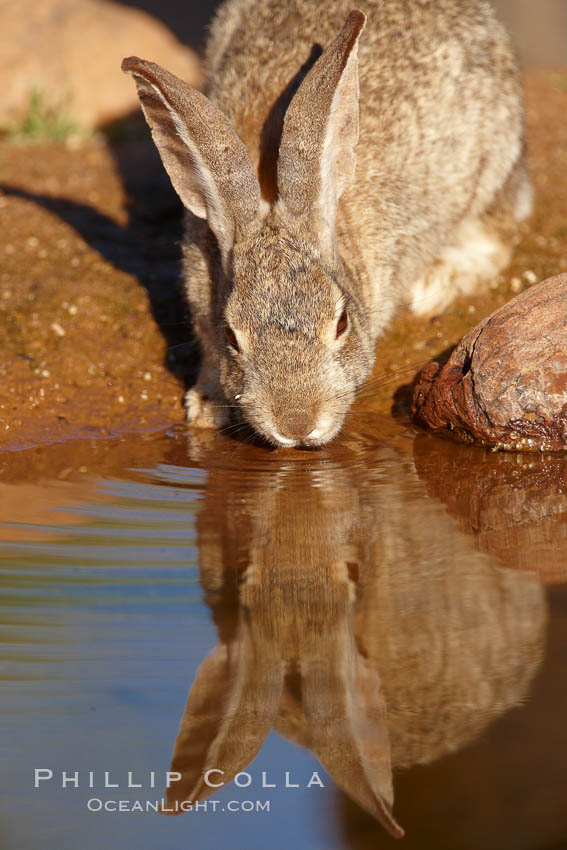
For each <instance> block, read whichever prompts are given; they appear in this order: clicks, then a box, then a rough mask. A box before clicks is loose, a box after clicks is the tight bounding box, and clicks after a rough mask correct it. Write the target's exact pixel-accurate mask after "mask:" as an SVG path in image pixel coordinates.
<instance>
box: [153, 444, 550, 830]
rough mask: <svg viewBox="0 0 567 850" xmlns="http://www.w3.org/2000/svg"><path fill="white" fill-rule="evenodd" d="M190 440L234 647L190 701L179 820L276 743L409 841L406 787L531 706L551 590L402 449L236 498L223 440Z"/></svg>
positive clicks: (171, 797)
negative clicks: (441, 492)
mask: <svg viewBox="0 0 567 850" xmlns="http://www.w3.org/2000/svg"><path fill="white" fill-rule="evenodd" d="M191 441H192V443H193V445H192V448H191V460H190V462H191V464H192V465H195V463H196V464H197V465H199V466H201V465H203V466H204V468H205V469H206V470H207V472H208V475H207V483H206V489H205V492H204V494H203V499H202V503H201V508H202V509H201V510H200V511H199V514H198V517H197V522H196V531H197V543H198V548H199V568H200V574H201V583H202V586H203V589H204V593H205V601H206V603H207V604H208V605H209V606H210V608H211V613H212V619H213V621H214V623H215V625H216V628H217V631H218V636H219V643H218V645H217V646H216V648H215V649H213V650H212V652H211V653H210V654H209V655H208V656H207V657H206V658H205V659H204V661H203V663H202V664H201V666H200V667H199V669H198V671H197V674H196V678H195V681H194V683H193V685H192V687H191V690H190V693H189V697H188V701H187V707H186V710H185V712H184V716H183V719H182V722H181V729H180V731H179V735H178V737H177V741H176V744H175V748H174V753H173V758H172V763H171V771H172V772H178V773H180V774H181V776H182V779H181V780H180V781H179V782H176V783H174V785H172V787H171V788H170V789H169V792H168V803H169V806H170V808H171V809H174V808H175V807H174V803H175V802H178V803H180V802H181V801H184V800H192V801H197V800H200V799H204V798H206V797H208V796H209V795H211V794H212V793H213V792H214V790H215V789H214V788H213V787H211V785H208V784H207V782H206V779H205V775H206V772H207V771H208V770H222V771H224V773H223V774H215V779H214V781H215V782H216V781H220V778H221V777H222V780H223V781H224V782H225V784H228V783H229V782H230V781H231V780H232V779H233V778H234V776H235V775H236V774H237V773H239V772H240V771H242V770H245V769H246V767H247V765H248V764H249V763H250V762H251V761H252V760H253V759H254V758H255V757H256V755H257V753H258V751H259V750H260V748H261V747H262V745H263V743H264V740H265V739H266V737H267V736H268V734H269V732H270V730H271V729H272V727H274V728H275V729H276V730H277V731H279V732H280V733H281V734H282V735H284V736H285V737H286V738H288V739H290V740H291V741H294V742H295V743H297V744H298V745H300V746H303V747H306V748H308V749H309V750H311V751H312V752H313V753H314V754H315V755H316V756H317V758H318V759H319V761H320V762H321V763H322V765H323V766H324V768H325V769H326V770H327V771H328V773H329V774H330V775H331V776H332V778H333V779H334V781H335V782H336V784H337V785H338V786H339V787H340V788H342V789H343V790H344V791H345V792H346V793H347V794H348V795H349V796H350V797H351V798H352V799H354V800H355V801H356V802H357V803H358V804H359V805H360V806H361V807H362V808H363V809H365V810H366V811H368V812H369V813H370V814H372V815H373V816H374V818H376V819H377V820H378V821H380V822H381V823H382V824H383V826H384V827H385V829H386V830H387V831H388V832H389V833H390V834H391V835H393V836H396V837H400V836H401V835H402V834H403V828H402V827H401V826H400V824H399V823H398V821H397V819H396V817H395V815H394V814H393V802H394V788H393V776H392V771H393V770H396V769H406V768H409V767H410V766H412V765H415V764H428V763H430V762H433V761H436V760H438V759H440V758H441V757H442V756H445V755H446V754H447V753H450V752H454V751H456V750H459V749H462V748H464V747H465V746H466V745H468V744H470V743H471V742H472V741H474V740H475V739H476V738H478V737H479V736H480V735H481V734H482V733H483V732H484V731H485V730H486V729H487V727H488V726H489V724H491V723H493V722H494V721H495V720H496V719H497V718H500V717H502V715H504V714H505V713H506V712H508V711H509V710H511V709H512V708H513V707H514V706H517V705H518V704H520V703H521V702H522V701H523V700H525V698H526V696H527V694H528V692H529V690H530V687H531V684H532V682H533V679H534V676H535V675H536V673H537V671H538V669H539V668H540V665H541V662H542V659H543V645H544V637H545V633H546V627H547V626H546V622H547V615H546V600H545V591H544V588H543V587H542V585H541V583H540V581H539V580H538V577H537V575H536V574H534V573H532V572H528V571H525V570H524V571H522V570H509V569H503V568H502V567H501V566H500V565H499V564H498V562H497V561H495V560H493V559H492V558H489V557H488V556H487V555H486V554H483V553H481V552H478V551H476V547H475V541H474V540H473V539H472V538H471V537H470V536H469V535H466V534H464V533H462V532H461V531H459V529H458V526H457V523H456V521H455V520H454V519H453V518H452V517H450V516H449V515H448V514H447V511H446V509H445V506H444V505H443V504H441V503H439V502H437V501H436V500H428V498H427V495H426V486H425V484H424V483H422V482H420V481H419V480H418V478H417V475H416V471H415V467H414V465H413V462H412V461H411V459H408V458H404V457H400V456H399V454H398V453H397V452H395V451H394V450H393V449H391V448H389V447H388V448H382V447H381V448H377V449H374V448H370V449H367V450H366V451H365V452H364V453H363V452H362V451H360V450H359V446H358V445H357V444H356V442H353V444H352V448H351V449H349V450H348V458H345V453H344V450H343V449H342V448H341V449H339V450H338V451H339V453H340V454H337V455H336V456H335V460H336V461H337V462H336V463H332V464H330V463H329V462H328V459H327V458H323V459H321V460H320V461H317V458H316V459H315V460H314V461H313V460H310V461H309V466H308V468H307V469H306V468H305V465H304V464H298V465H297V466H296V465H295V464H291V463H289V460H283V461H281V462H278V460H276V459H274V460H273V462H271V463H269V464H268V466H267V467H265V468H259V465H258V458H257V454H252V455H248V457H246V456H245V457H244V458H242V457H240V458H239V460H238V463H237V472H238V480H239V482H240V485H239V487H238V488H237V489H236V490H235V488H234V486H233V482H234V474H235V468H234V466H233V467H232V468H231V467H230V465H229V466H227V465H226V464H225V463H222V464H219V462H218V458H219V442H220V441H218V440H215V435H207V434H206V432H205V433H204V434H203V435H197V436H196V437H191ZM180 450H181V452H182V453H183V452H184V446H182V447H181V449H180ZM331 450H332V447H331V449H330V450H329V452H330V453H331V454H332V451H331ZM221 451H222V446H221ZM170 460H171V462H172V463H174V464H176V465H179V464H180V463H186V462H187V461H186V460H185V458H184V456H183V454H182V456H181V458H180V457H179V456H178V455H173V456H172V457H171V458H170ZM306 478H307V481H306ZM278 767H279V766H277V765H276V766H275V768H276V772H278V773H279V770H278ZM424 781H426V780H424ZM461 802H462V801H461ZM178 810H179V808H178Z"/></svg>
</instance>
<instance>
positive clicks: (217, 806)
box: [87, 797, 270, 815]
mask: <svg viewBox="0 0 567 850" xmlns="http://www.w3.org/2000/svg"><path fill="white" fill-rule="evenodd" d="M87 809H88V810H89V812H118V813H120V812H123V813H132V812H161V813H162V814H170V815H174V814H178V813H179V812H269V811H270V801H269V800H229V801H228V802H221V801H220V800H175V801H174V802H167V801H166V800H165V799H164V798H163V797H162V799H161V800H101V799H100V797H91V798H90V800H87Z"/></svg>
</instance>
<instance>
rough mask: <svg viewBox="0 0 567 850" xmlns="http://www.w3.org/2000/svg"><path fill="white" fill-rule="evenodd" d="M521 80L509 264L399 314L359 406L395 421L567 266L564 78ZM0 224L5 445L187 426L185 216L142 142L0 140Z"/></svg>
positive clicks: (191, 368)
mask: <svg viewBox="0 0 567 850" xmlns="http://www.w3.org/2000/svg"><path fill="white" fill-rule="evenodd" d="M525 88H526V106H527V119H528V138H529V150H530V155H531V163H532V171H533V177H534V182H535V185H536V192H537V204H536V211H535V214H534V216H533V218H532V220H531V221H530V222H529V224H528V225H526V226H525V227H524V229H523V234H522V238H521V241H520V243H519V245H518V247H517V250H516V253H515V257H514V261H513V264H512V266H511V267H510V269H509V270H508V271H507V272H506V274H504V275H503V276H502V277H501V278H500V279H499V280H497V281H494V284H493V287H494V288H492V289H491V290H490V292H489V293H488V294H486V295H483V296H480V297H477V298H475V299H467V300H466V301H465V300H461V301H459V302H458V303H456V304H455V305H454V306H452V307H451V308H450V309H449V310H448V311H447V312H446V313H445V314H444V315H443V316H441V317H437V318H434V319H431V320H416V319H414V318H412V317H411V316H409V315H408V314H407V313H405V312H401V313H400V315H399V317H398V319H397V320H396V322H395V323H394V325H393V327H392V329H391V331H390V333H389V334H388V335H387V337H385V339H384V340H383V341H382V343H381V344H380V346H379V351H378V358H377V364H376V370H375V376H374V377H375V384H376V389H375V390H374V391H373V392H372V394H363V398H362V399H361V402H360V403H359V407H360V408H361V409H364V410H366V411H368V412H370V411H373V412H376V413H381V414H388V415H389V413H390V411H391V409H392V404H393V400H394V399H395V398H399V397H400V393H399V389H400V387H401V386H403V385H404V384H407V383H408V381H409V380H411V378H412V377H413V374H414V373H415V371H416V370H417V368H419V367H420V366H421V365H423V364H424V363H425V362H426V361H427V360H428V359H429V358H431V357H433V356H435V355H437V354H438V353H439V352H441V351H442V350H444V349H446V348H447V347H448V346H450V345H452V344H454V343H455V342H456V341H457V340H458V339H459V338H460V336H461V335H462V334H463V333H464V332H465V331H466V330H467V329H468V328H469V327H471V326H472V325H474V324H476V323H477V322H478V320H479V319H480V318H481V317H482V316H484V315H486V314H488V313H489V312H491V311H492V310H493V309H495V308H496V307H497V306H499V305H500V304H502V303H504V302H505V301H506V300H508V299H509V298H510V297H512V296H513V295H514V294H516V293H517V292H519V291H520V290H521V289H523V288H525V287H526V286H529V285H531V284H533V283H534V282H536V281H539V280H542V279H544V278H546V277H549V276H551V275H553V274H557V273H559V272H561V271H565V269H567V219H566V217H565V198H566V197H567V123H566V122H565V120H564V116H565V115H566V114H567V74H566V73H564V72H557V71H542V72H539V71H537V72H536V71H534V72H530V73H529V74H528V75H527V76H526V83H525ZM0 229H1V232H2V237H3V238H2V241H1V243H0V334H1V337H2V346H1V350H0V377H1V381H0V449H19V448H24V447H27V446H32V445H39V444H41V443H45V442H53V441H59V440H65V439H70V438H77V437H80V436H85V435H90V436H109V435H117V434H122V433H127V432H136V431H153V430H158V429H160V428H163V427H165V426H167V425H169V424H172V423H181V422H183V409H182V398H183V390H184V380H185V382H187V381H188V382H191V376H192V375H194V372H195V365H196V352H195V348H194V345H193V344H192V343H191V336H190V330H189V327H188V324H187V317H186V315H185V311H184V306H183V299H182V297H181V295H180V291H179V284H178V263H179V248H178V242H179V239H180V235H181V210H180V207H179V205H178V203H177V200H176V198H175V196H174V194H173V191H172V190H171V188H170V187H169V183H168V181H167V178H166V177H165V175H164V173H163V171H162V169H161V165H160V163H159V161H158V159H157V155H156V154H155V152H154V150H153V146H152V145H151V143H150V142H149V141H148V139H147V137H146V136H144V137H143V138H141V139H139V140H135V141H128V142H122V143H118V144H115V145H109V144H107V143H105V142H101V141H92V142H89V143H84V144H81V145H76V144H75V145H74V146H65V145H61V146H41V147H39V146H14V145H11V144H8V143H4V144H1V145H0ZM184 375H188V378H185V379H183V376H184ZM401 395H402V398H403V393H402V394H401Z"/></svg>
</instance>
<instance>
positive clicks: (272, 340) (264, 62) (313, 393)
mask: <svg viewBox="0 0 567 850" xmlns="http://www.w3.org/2000/svg"><path fill="white" fill-rule="evenodd" d="M365 9H366V13H367V14H368V25H367V26H366V30H365V32H364V35H363V37H362V38H361V34H362V31H363V29H364V27H365V24H366V14H364V13H363V12H361V11H358V10H353V11H350V13H349V3H347V2H346V0H332V2H327V3H324V4H321V3H320V2H318V0H289V2H284V0H261V1H260V0H228V2H226V3H225V4H224V5H223V6H222V7H221V8H220V10H219V12H218V15H217V17H216V20H215V22H214V23H213V25H212V28H211V32H210V37H209V41H208V46H207V51H206V81H207V82H206V89H205V91H206V96H205V95H203V94H201V93H200V92H198V91H196V90H195V89H193V88H191V87H190V86H189V85H187V84H185V83H183V82H182V81H180V80H178V79H177V78H176V77H174V76H173V75H172V74H170V73H168V72H167V71H166V70H164V69H163V68H161V67H159V66H157V65H154V64H153V63H151V62H147V61H144V60H141V59H138V58H136V57H130V58H128V59H125V60H124V62H123V65H122V67H123V70H124V71H125V72H126V73H129V74H131V75H132V76H133V77H134V80H135V82H136V85H137V89H138V94H139V97H140V100H141V104H142V108H143V111H144V113H145V116H146V119H147V121H148V123H149V125H150V128H151V130H152V134H153V138H154V141H155V143H156V145H157V148H158V150H159V152H160V154H161V157H162V160H163V163H164V165H165V168H166V170H167V171H168V173H169V176H170V178H171V181H172V183H173V186H174V188H175V189H176V191H177V193H178V194H179V196H180V198H181V200H182V202H183V204H184V206H185V207H186V210H187V212H186V234H185V239H184V245H183V256H184V261H183V262H184V278H185V283H186V289H187V296H188V302H189V306H190V310H191V315H192V318H193V322H194V326H195V330H196V334H197V336H198V338H199V340H200V344H201V349H202V365H201V371H200V375H199V378H198V380H197V383H196V385H195V386H194V387H193V388H192V389H190V390H189V391H188V393H187V395H186V410H187V418H188V420H189V421H191V422H193V423H194V424H195V425H198V426H203V427H219V428H223V427H224V426H226V425H227V424H228V423H229V422H230V421H231V418H235V419H236V420H237V421H240V422H241V421H244V422H246V423H247V424H248V425H250V426H252V428H253V429H254V430H255V431H256V432H257V434H259V435H260V436H262V437H263V438H264V439H265V440H267V441H268V442H269V443H270V444H272V445H274V446H289V447H298V446H299V447H302V446H308V447H310V446H313V447H314V446H321V445H323V444H325V443H327V442H329V441H330V440H331V439H333V437H334V436H335V435H336V434H337V433H338V432H339V430H340V429H341V426H342V423H343V421H344V417H345V415H346V413H347V411H348V409H349V407H350V406H351V404H352V402H353V400H354V398H355V392H356V390H357V388H358V387H359V386H360V385H361V384H362V383H363V382H364V381H365V380H366V379H367V377H368V376H369V374H370V372H371V369H372V367H373V363H374V358H375V345H376V342H377V339H378V338H379V336H380V334H381V333H382V332H383V331H384V329H385V328H386V327H387V325H388V322H389V321H390V319H391V318H392V315H393V312H394V310H395V309H396V307H397V306H399V305H401V304H404V303H405V304H408V305H409V306H410V308H411V309H412V310H413V311H414V313H416V314H426V313H432V312H438V311H440V310H441V309H443V308H444V307H445V306H446V305H447V304H448V303H449V302H450V301H451V299H452V298H454V297H455V295H457V294H459V293H460V294H470V293H473V292H475V291H477V290H478V289H479V287H481V286H482V284H483V282H484V283H486V281H488V280H490V279H491V278H493V277H494V275H496V274H497V272H498V271H499V270H500V269H501V268H503V267H504V266H505V265H506V264H507V263H508V261H509V257H510V242H511V236H512V234H513V233H514V232H515V229H516V226H517V222H518V221H519V220H521V219H523V218H525V217H526V216H527V215H529V213H530V210H531V202H532V201H531V196H532V192H531V184H530V179H529V175H528V171H527V167H526V156H525V144H524V122H523V107H522V97H521V90H520V82H519V76H518V71H517V67H516V63H515V59H514V56H513V53H512V51H511V47H510V43H509V39H508V36H507V34H506V31H505V30H504V28H503V27H502V26H501V25H500V23H499V22H498V21H497V20H496V18H495V16H494V12H493V10H492V8H491V6H490V5H489V3H488V2H486V0H367V2H366V4H365ZM345 19H346V21H345ZM343 22H344V23H343ZM341 24H342V29H341ZM337 33H338V34H337ZM359 39H360V100H361V103H362V109H361V110H360V113H361V114H360V119H359V78H358V76H359V75H358V67H359V57H358V53H359V50H358V45H359ZM322 44H325V45H327V46H326V47H325V49H323V48H322V47H321V45H322ZM359 124H360V131H359ZM359 135H360V141H359Z"/></svg>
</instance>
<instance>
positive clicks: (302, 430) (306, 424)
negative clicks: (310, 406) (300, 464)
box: [280, 412, 316, 440]
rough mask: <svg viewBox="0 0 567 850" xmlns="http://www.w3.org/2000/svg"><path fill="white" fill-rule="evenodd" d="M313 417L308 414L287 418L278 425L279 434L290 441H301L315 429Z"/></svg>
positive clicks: (298, 414)
mask: <svg viewBox="0 0 567 850" xmlns="http://www.w3.org/2000/svg"><path fill="white" fill-rule="evenodd" d="M315 425H316V422H315V417H314V416H311V414H309V413H303V412H302V413H297V414H293V415H292V416H288V417H287V418H286V420H285V421H284V422H282V423H281V425H280V433H281V434H282V435H283V436H284V437H288V438H291V439H292V440H301V439H303V438H304V437H308V436H309V434H310V433H311V431H312V430H313V429H314V428H315Z"/></svg>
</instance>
